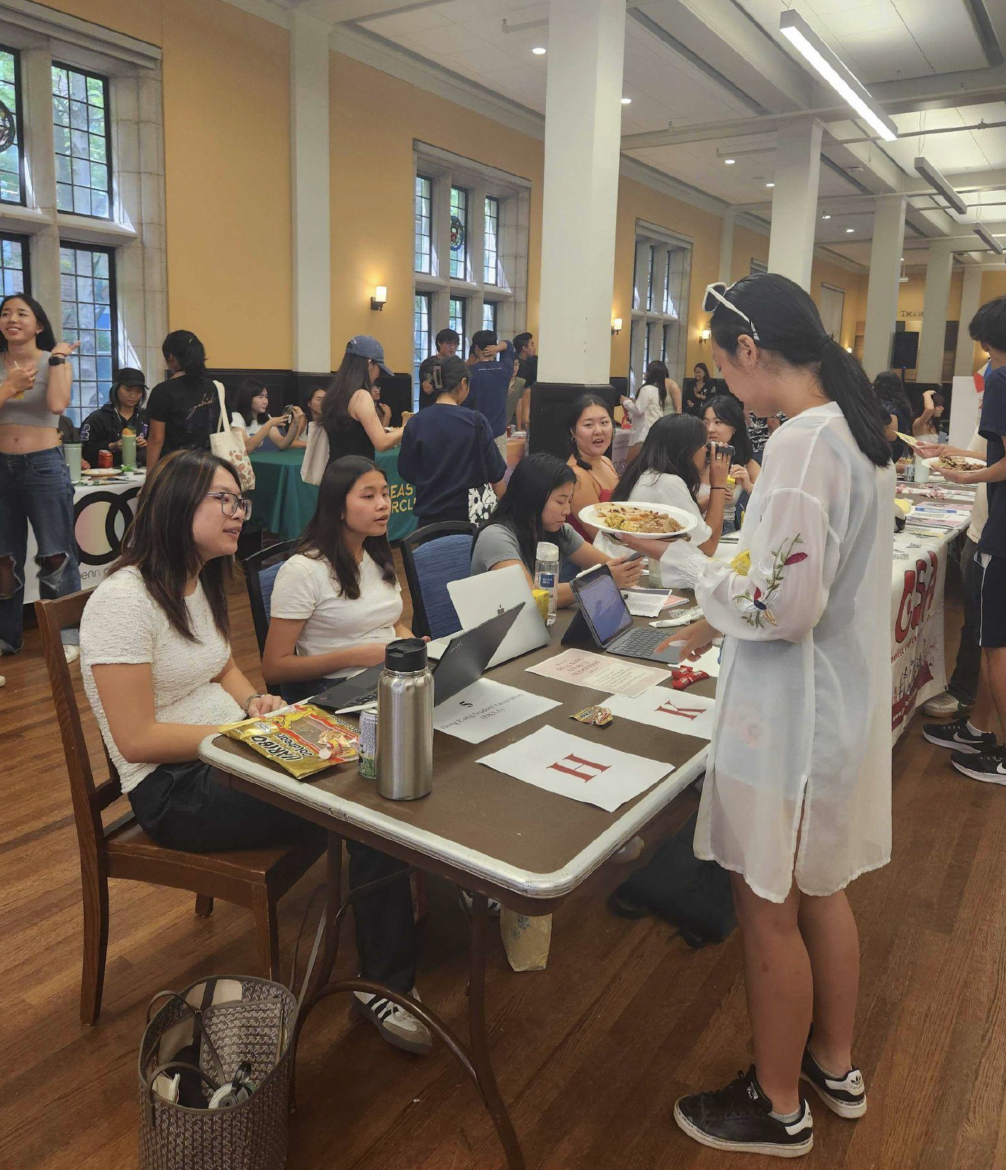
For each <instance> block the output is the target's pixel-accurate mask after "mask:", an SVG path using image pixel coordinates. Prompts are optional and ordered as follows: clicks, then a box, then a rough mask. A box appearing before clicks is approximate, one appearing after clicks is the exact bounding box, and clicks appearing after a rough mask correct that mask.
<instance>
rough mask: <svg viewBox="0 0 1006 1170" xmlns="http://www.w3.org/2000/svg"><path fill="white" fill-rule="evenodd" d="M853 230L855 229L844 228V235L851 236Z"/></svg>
mask: <svg viewBox="0 0 1006 1170" xmlns="http://www.w3.org/2000/svg"><path fill="white" fill-rule="evenodd" d="M855 230H856V229H855V228H846V229H845V234H846V235H847V236H851V235H852V233H853V232H854V231H855Z"/></svg>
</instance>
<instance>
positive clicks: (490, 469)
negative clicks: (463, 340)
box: [398, 357, 506, 528]
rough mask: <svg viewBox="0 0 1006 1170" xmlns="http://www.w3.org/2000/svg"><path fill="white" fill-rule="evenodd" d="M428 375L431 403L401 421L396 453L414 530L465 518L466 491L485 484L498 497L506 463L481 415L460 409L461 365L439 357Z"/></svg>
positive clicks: (464, 380) (465, 393) (465, 382)
mask: <svg viewBox="0 0 1006 1170" xmlns="http://www.w3.org/2000/svg"><path fill="white" fill-rule="evenodd" d="M430 377H431V379H432V381H433V385H434V388H435V389H436V391H437V397H436V400H435V401H434V403H433V406H431V407H430V408H429V409H428V410H423V411H420V412H418V413H417V414H414V415H413V416H412V418H410V419H409V421H408V423H406V426H405V433H404V434H403V435H402V447H401V450H400V451H399V453H398V473H399V475H401V477H402V479H404V480H406V482H408V483H412V484H415V487H416V503H415V506H414V507H413V511H414V512H415V515H416V520H417V521H418V523H419V526H420V528H423V527H425V526H426V525H427V524H436V523H439V522H440V521H444V520H468V519H469V515H468V489H469V488H481V487H484V486H485V485H486V484H487V483H488V484H491V485H492V488H493V491H494V492H495V493H496V495H497V496H501V495H502V494H503V477H504V476H505V475H506V460H505V459H504V458H503V456H502V455H501V454H500V451H499V448H498V447H497V445H496V443H495V441H494V440H493V433H492V428H491V427H490V425H489V422H488V421H487V419H486V417H485V415H483V414H482V413H481V412H480V411H478V410H466V409H465V406H466V405H467V399H468V398H469V389H470V382H469V370H468V366H467V365H466V364H465V362H463V361H462V360H461V358H459V357H446V358H440V359H438V360H436V361H435V362H434V363H433V367H432V369H431V371H430ZM434 407H436V409H434ZM490 500H491V497H490Z"/></svg>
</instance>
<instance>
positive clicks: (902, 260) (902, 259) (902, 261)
mask: <svg viewBox="0 0 1006 1170" xmlns="http://www.w3.org/2000/svg"><path fill="white" fill-rule="evenodd" d="M904 262H905V258H904V256H902V257H901V263H902V264H904Z"/></svg>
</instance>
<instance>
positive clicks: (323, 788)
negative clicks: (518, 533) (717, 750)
mask: <svg viewBox="0 0 1006 1170" xmlns="http://www.w3.org/2000/svg"><path fill="white" fill-rule="evenodd" d="M571 616H572V615H571V613H570V612H569V611H565V612H563V611H560V615H559V620H558V622H557V623H556V625H555V626H554V627H553V633H552V639H551V642H550V644H549V645H547V646H544V647H542V648H541V649H540V650H537V651H535V652H533V653H531V654H526V655H524V656H523V657H521V658H518V659H514V660H513V661H511V662H507V663H504V664H503V665H502V666H499V667H497V668H496V669H494V670H493V671H491V672H490V674H489V677H491V678H493V679H495V680H496V681H498V682H502V683H506V684H508V685H510V686H514V687H519V688H521V689H523V690H525V691H530V692H532V693H534V694H538V695H544V696H546V697H548V698H550V699H555V700H557V701H558V702H560V703H561V704H562V705H561V706H560V707H554V708H553V709H552V710H550V711H547V712H545V713H544V714H542V715H540V716H537V717H536V718H534V719H530V720H528V721H527V722H525V723H521V724H518V725H517V726H516V727H513V728H511V729H510V730H509V731H506V732H503V733H501V734H500V735H497V736H494V737H493V738H492V739H489V740H486V741H485V742H484V743H481V744H469V743H466V742H465V741H464V740H460V739H456V738H454V737H453V736H449V735H445V734H443V733H441V732H436V733H435V734H434V741H433V763H434V772H433V791H432V792H431V793H430V794H429V795H428V796H426V797H424V798H422V799H421V800H415V801H392V800H387V799H385V798H384V797H381V796H379V795H378V794H377V791H376V788H375V785H374V782H373V781H371V780H365V779H364V778H363V777H361V776H360V774H359V772H358V771H357V768H356V766H355V764H349V765H343V766H341V767H338V768H333V769H331V770H330V771H326V772H323V773H322V774H321V775H320V776H318V777H316V778H315V779H313V780H311V781H309V782H302V781H298V780H294V779H293V778H292V777H290V776H289V775H288V774H287V773H286V772H284V771H283V770H282V769H281V768H280V767H279V766H278V765H276V764H273V763H272V762H271V761H270V760H267V759H266V758H265V757H263V756H260V755H258V754H257V753H256V752H254V751H252V750H251V749H250V748H248V747H246V746H245V745H244V744H241V743H238V742H237V741H236V740H232V739H228V738H226V737H224V736H213V737H210V738H208V739H206V740H204V741H203V744H202V747H201V749H200V755H201V757H202V759H203V760H205V761H206V762H207V763H211V764H213V765H214V766H215V767H217V768H218V769H220V770H221V771H224V772H227V773H230V774H231V776H233V777H235V778H237V780H238V782H239V786H240V787H242V788H244V789H245V790H247V791H253V792H254V793H255V795H256V796H259V797H261V798H262V799H264V800H269V801H271V802H272V803H275V804H278V805H280V806H282V807H286V808H291V809H293V810H294V811H297V812H298V813H300V814H301V815H304V816H306V817H307V818H308V819H311V820H314V821H316V822H317V823H319V824H323V825H325V826H326V827H328V828H329V829H331V830H333V831H335V832H338V833H340V834H342V835H344V836H347V837H350V838H356V839H361V840H366V841H368V842H369V843H371V844H377V845H378V846H379V847H380V848H385V849H386V851H387V852H389V853H393V854H395V855H397V856H400V857H403V858H405V859H406V860H409V861H411V862H412V863H414V864H417V865H419V866H420V867H421V868H422V867H423V866H424V863H426V868H433V869H446V870H450V871H451V872H452V873H454V872H462V873H464V874H468V875H471V877H472V879H473V885H474V886H475V887H476V888H477V887H479V886H482V887H483V888H484V890H485V891H488V890H489V888H490V887H491V888H492V889H493V890H496V889H502V890H506V891H508V892H510V893H511V894H517V895H523V896H524V898H525V899H528V900H534V901H535V903H539V902H540V900H554V899H557V898H561V897H563V896H564V895H566V894H568V893H569V892H570V891H571V890H572V889H574V888H575V887H576V886H577V885H578V884H579V883H580V882H581V881H582V880H583V879H584V878H585V877H586V876H587V875H588V874H589V873H591V872H592V871H593V870H594V869H595V868H596V867H597V866H598V865H600V864H601V863H602V862H603V861H604V860H605V859H606V858H607V857H609V856H610V855H611V854H612V853H613V852H614V851H615V850H616V849H618V848H619V847H620V846H621V845H623V844H624V843H625V842H626V841H627V840H629V839H630V838H631V837H632V836H633V834H635V833H637V832H639V831H640V829H641V828H642V827H643V826H644V825H645V824H647V823H648V822H649V821H650V820H651V819H652V818H653V817H654V816H656V815H657V813H659V812H660V811H661V810H662V809H663V808H665V807H666V806H667V804H668V803H670V801H671V800H673V799H674V797H675V796H676V795H677V794H678V793H679V792H680V791H682V790H683V789H684V788H685V787H687V785H688V784H690V783H691V782H692V781H694V780H695V779H696V778H697V777H698V776H699V775H700V774H701V773H702V771H703V769H704V764H705V754H706V749H707V747H708V743H707V741H705V740H702V739H697V738H695V737H693V736H684V735H677V734H675V733H673V732H669V731H662V730H660V729H658V728H655V727H649V726H646V725H644V724H640V723H635V722H633V721H631V720H629V719H620V718H616V719H615V720H614V722H613V723H612V724H611V726H609V727H608V728H605V729H599V728H596V727H593V726H583V725H582V724H579V723H576V722H574V721H572V720H571V719H570V716H571V715H572V714H573V713H574V712H575V711H578V710H580V709H581V708H583V707H586V706H589V705H591V704H593V703H598V702H600V701H601V700H602V699H603V698H606V697H607V695H606V694H605V693H604V692H599V691H594V690H590V689H588V688H586V687H578V686H573V685H571V684H569V683H563V682H557V681H555V680H553V679H549V678H544V677H542V676H540V675H536V674H529V673H528V671H527V668H528V667H529V666H531V665H533V664H534V663H536V662H540V661H542V660H543V659H545V658H548V657H550V656H552V655H555V654H558V653H560V652H561V651H562V650H564V649H566V647H563V646H561V645H560V644H559V643H560V638H561V636H562V632H563V631H564V630H565V628H566V626H567V625H568V623H569V621H570V618H571ZM587 648H591V649H596V647H587ZM655 665H659V664H655ZM668 682H669V680H668ZM715 683H716V680H715V679H709V680H706V681H704V682H701V683H697V684H695V686H694V687H692V688H690V689H691V691H692V692H693V693H696V694H702V695H708V696H710V697H711V696H713V695H714V694H715ZM549 725H552V726H555V727H559V728H562V729H563V730H565V731H568V732H570V733H571V734H573V735H576V736H579V737H582V738H584V739H585V740H588V741H593V740H596V741H598V742H601V743H604V744H606V745H607V746H608V747H613V748H616V749H619V750H621V751H626V752H631V753H634V754H636V755H640V756H648V757H650V758H651V759H655V760H661V761H665V762H667V763H669V764H673V765H674V771H672V772H671V773H670V774H669V775H668V776H666V777H665V778H664V779H663V780H661V781H659V782H658V783H657V784H656V785H654V786H653V787H652V788H650V789H648V790H647V791H646V792H644V793H643V794H642V795H641V796H639V797H637V798H635V799H634V800H631V801H628V802H626V803H625V804H623V805H622V806H621V807H620V808H619V809H617V810H616V811H615V812H613V813H608V812H605V811H604V810H603V809H600V808H595V807H594V806H593V805H589V804H581V803H580V802H579V801H575V800H570V799H569V798H567V797H563V796H559V795H557V794H555V793H551V792H546V791H545V790H543V789H540V788H537V787H535V786H534V785H532V784H527V783H525V782H523V781H521V780H517V779H514V778H513V777H511V776H505V775H503V774H502V773H500V772H497V771H495V770H493V769H491V768H489V767H486V766H484V765H480V764H478V763H477V762H476V761H477V760H478V759H480V758H481V757H483V756H485V755H488V754H489V753H490V752H494V751H498V750H499V749H500V748H502V747H504V746H505V745H506V744H510V743H515V742H517V741H518V740H520V739H523V738H525V737H526V736H528V735H530V734H531V733H532V732H534V731H536V730H538V728H540V727H545V726H549ZM430 862H433V863H435V864H433V865H430V864H429V863H430ZM436 863H439V864H436ZM478 879H481V880H478ZM508 904H510V905H513V906H514V908H515V909H520V906H518V905H516V904H515V902H514V899H513V897H512V896H511V898H510V899H509V900H508ZM538 912H539V913H541V912H543V910H541V909H539V910H538Z"/></svg>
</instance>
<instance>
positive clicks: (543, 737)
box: [479, 727, 674, 813]
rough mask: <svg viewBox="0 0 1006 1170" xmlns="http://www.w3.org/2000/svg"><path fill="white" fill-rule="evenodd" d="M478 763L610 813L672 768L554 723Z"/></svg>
mask: <svg viewBox="0 0 1006 1170" xmlns="http://www.w3.org/2000/svg"><path fill="white" fill-rule="evenodd" d="M479 763H480V764H485V765H486V767H488V768H493V769H494V770H495V771H497V772H503V773H504V774H505V775H507V776H513V777H514V778H515V779H517V780H523V781H524V782H525V783H527V784H533V785H535V787H536V788H544V789H545V790H546V791H547V792H554V793H556V794H557V795H559V796H568V797H570V799H572V800H579V801H580V802H581V803H583V804H593V805H596V806H597V807H598V808H603V809H604V810H605V812H610V813H611V812H614V811H615V810H616V809H617V808H618V807H619V806H620V805H623V804H624V803H625V802H626V801H627V800H634V799H635V798H636V797H637V796H639V795H640V794H641V793H643V792H645V791H646V790H647V789H648V788H652V787H653V785H654V784H656V783H657V781H658V780H662V779H663V778H664V777H665V776H666V775H668V774H669V773H670V772H673V771H674V765H673V764H664V763H661V762H660V761H658V760H649V759H646V758H645V757H644V756H636V755H630V754H629V753H628V752H620V751H617V750H616V749H615V748H610V747H605V745H604V744H601V743H596V742H595V741H593V740H589V739H581V738H580V737H579V736H576V735H570V734H569V733H568V732H565V731H559V730H558V729H557V728H555V727H542V728H540V729H539V730H538V731H536V732H534V734H533V735H529V736H527V738H526V739H522V740H520V741H519V742H517V743H512V744H509V745H508V746H507V747H505V748H502V749H501V750H500V751H498V752H493V754H492V755H490V756H483V757H482V759H481V760H479Z"/></svg>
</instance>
